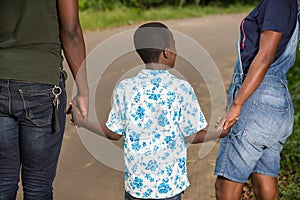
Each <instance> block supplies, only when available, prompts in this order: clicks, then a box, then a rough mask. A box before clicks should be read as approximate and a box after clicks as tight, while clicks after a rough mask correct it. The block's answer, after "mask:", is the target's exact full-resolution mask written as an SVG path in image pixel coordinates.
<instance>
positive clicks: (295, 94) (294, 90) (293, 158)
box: [279, 51, 300, 200]
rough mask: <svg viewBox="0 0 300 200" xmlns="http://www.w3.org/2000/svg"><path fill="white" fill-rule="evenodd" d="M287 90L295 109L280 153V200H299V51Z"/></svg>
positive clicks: (289, 74)
mask: <svg viewBox="0 0 300 200" xmlns="http://www.w3.org/2000/svg"><path fill="white" fill-rule="evenodd" d="M287 77H288V80H289V89H290V91H291V95H292V99H293V104H294V108H295V123H294V131H293V134H292V135H291V136H290V137H289V138H288V140H287V142H286V143H285V145H284V149H283V151H282V152H281V170H280V173H279V175H280V185H279V188H280V197H281V198H280V199H281V200H291V199H293V200H294V199H295V200H296V199H300V167H299V166H300V80H299V77H300V51H298V55H297V60H296V64H295V66H294V67H293V68H292V69H291V70H290V71H289V72H288V75H287Z"/></svg>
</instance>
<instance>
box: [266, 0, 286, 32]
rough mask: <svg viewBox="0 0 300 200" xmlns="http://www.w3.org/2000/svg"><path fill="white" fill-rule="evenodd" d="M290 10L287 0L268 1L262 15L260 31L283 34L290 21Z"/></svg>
mask: <svg viewBox="0 0 300 200" xmlns="http://www.w3.org/2000/svg"><path fill="white" fill-rule="evenodd" d="M290 13H291V8H290V5H289V3H288V1H287V0H269V1H268V2H267V4H266V7H265V9H264V14H263V15H262V19H261V20H262V22H261V31H266V30H269V31H275V32H281V33H283V32H284V30H285V29H286V27H287V25H288V22H289V19H290Z"/></svg>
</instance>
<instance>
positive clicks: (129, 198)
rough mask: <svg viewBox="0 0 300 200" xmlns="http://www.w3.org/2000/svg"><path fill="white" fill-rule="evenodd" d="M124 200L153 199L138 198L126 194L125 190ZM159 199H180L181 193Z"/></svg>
mask: <svg viewBox="0 0 300 200" xmlns="http://www.w3.org/2000/svg"><path fill="white" fill-rule="evenodd" d="M125 200H155V199H139V198H135V197H133V196H131V195H130V194H128V193H127V192H125ZM159 200H181V193H180V194H177V195H176V196H174V197H170V198H165V199H159Z"/></svg>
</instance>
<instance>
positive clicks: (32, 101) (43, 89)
mask: <svg viewBox="0 0 300 200" xmlns="http://www.w3.org/2000/svg"><path fill="white" fill-rule="evenodd" d="M52 88H53V86H52V85H43V86H42V85H41V86H40V87H32V88H24V89H19V93H20V95H21V98H22V100H23V103H24V109H25V111H26V119H28V120H29V121H31V122H32V123H33V124H34V125H36V126H47V125H51V124H52V116H53V110H54V108H53V100H54V95H53V94H52Z"/></svg>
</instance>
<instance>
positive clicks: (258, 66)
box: [233, 56, 270, 106]
mask: <svg viewBox="0 0 300 200" xmlns="http://www.w3.org/2000/svg"><path fill="white" fill-rule="evenodd" d="M269 66H270V62H268V61H266V60H264V59H263V58H262V57H260V56H256V58H255V59H254V60H253V62H252V64H251V66H250V69H249V71H248V74H247V76H246V79H245V81H244V82H243V85H242V87H241V88H240V90H239V92H238V94H237V95H236V97H235V98H234V101H233V105H235V106H243V105H244V103H245V102H246V101H247V99H248V98H249V97H250V96H251V95H252V94H253V92H254V91H255V90H256V89H257V88H258V87H259V85H260V84H261V82H262V80H263V79H264V77H265V75H266V73H267V71H268V69H269Z"/></svg>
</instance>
